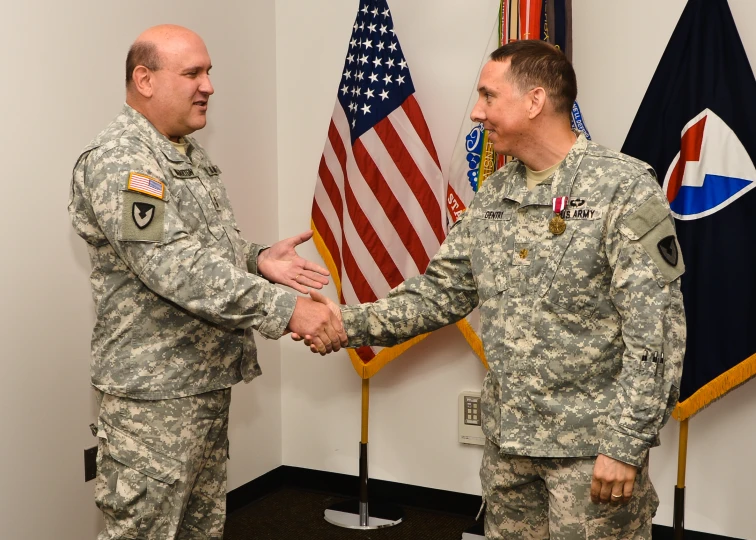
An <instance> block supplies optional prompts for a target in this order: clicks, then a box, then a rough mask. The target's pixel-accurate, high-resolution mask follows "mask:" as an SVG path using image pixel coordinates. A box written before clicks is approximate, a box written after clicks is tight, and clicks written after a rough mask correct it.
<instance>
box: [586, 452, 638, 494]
mask: <svg viewBox="0 0 756 540" xmlns="http://www.w3.org/2000/svg"><path fill="white" fill-rule="evenodd" d="M637 473H638V469H637V467H635V466H634V465H629V464H627V463H624V462H622V461H617V460H616V459H613V458H610V457H609V456H605V455H603V454H599V455H598V457H597V458H596V464H595V465H594V467H593V479H592V480H591V501H593V502H594V503H595V504H599V503H601V504H606V503H615V504H618V503H621V504H627V503H628V502H629V501H630V497H631V496H632V495H633V486H634V485H635V475H636V474H637Z"/></svg>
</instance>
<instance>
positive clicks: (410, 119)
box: [312, 0, 446, 378]
mask: <svg viewBox="0 0 756 540" xmlns="http://www.w3.org/2000/svg"><path fill="white" fill-rule="evenodd" d="M414 92H415V88H414V85H413V84H412V78H411V77H410V73H409V68H408V67H407V61H406V59H405V58H404V54H403V53H402V48H401V46H400V45H399V40H398V39H397V36H396V33H395V32H394V24H393V21H392V18H391V12H390V11H389V7H388V4H387V2H386V0H362V1H361V2H360V7H359V11H358V12H357V18H356V20H355V22H354V26H353V30H352V36H351V39H350V41H349V48H348V52H347V56H346V60H345V61H344V70H343V72H342V76H341V82H340V83H339V90H338V95H337V99H336V105H335V107H334V110H333V116H332V117H331V123H330V126H329V127H328V136H327V140H326V144H325V148H324V149H323V155H322V157H321V159H320V165H319V168H318V179H317V184H316V187H315V197H314V200H313V204H312V227H313V230H314V231H315V243H316V245H317V246H318V250H319V251H320V253H321V255H322V256H323V259H324V261H325V262H326V264H327V265H328V266H329V268H330V270H331V274H332V276H333V278H334V282H335V284H336V287H337V289H338V292H339V297H340V298H339V299H340V301H341V302H342V303H346V304H356V303H362V302H371V301H374V300H376V299H378V298H381V297H383V296H385V295H386V294H387V293H388V292H389V291H390V290H391V289H392V288H394V287H396V286H397V285H399V284H400V283H402V282H403V281H404V280H405V279H407V278H410V277H412V276H415V275H417V274H420V273H422V272H424V271H425V268H426V267H427V265H428V262H429V260H430V258H431V257H433V255H434V254H435V253H436V251H438V248H439V247H440V245H441V243H442V242H443V240H444V238H445V237H446V220H445V216H444V211H443V209H444V196H445V185H444V180H443V176H442V173H441V166H440V165H439V160H438V156H437V154H436V150H435V148H434V146H433V141H432V140H431V136H430V131H429V130H428V126H427V124H426V123H425V119H424V118H423V114H422V111H421V110H420V106H419V105H418V103H417V101H416V100H415V96H414ZM412 343H413V342H409V343H405V344H403V345H402V346H398V347H392V348H380V347H362V348H360V349H357V350H356V351H354V350H350V351H349V353H350V356H351V357H352V362H353V364H354V366H355V368H356V369H357V371H358V373H360V374H361V376H363V378H367V377H369V376H372V375H373V374H374V373H375V372H376V371H377V370H378V369H380V368H381V367H382V366H383V365H385V364H386V363H387V362H388V361H390V360H392V359H393V358H395V357H396V356H397V355H398V354H400V353H401V352H402V351H403V350H405V349H406V348H407V347H408V346H410V345H411V344H412ZM368 363H369V364H368Z"/></svg>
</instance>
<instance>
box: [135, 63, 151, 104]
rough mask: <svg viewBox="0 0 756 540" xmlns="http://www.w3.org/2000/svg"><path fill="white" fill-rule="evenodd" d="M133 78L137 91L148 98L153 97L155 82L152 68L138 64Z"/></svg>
mask: <svg viewBox="0 0 756 540" xmlns="http://www.w3.org/2000/svg"><path fill="white" fill-rule="evenodd" d="M132 80H133V81H134V88H135V89H136V91H137V92H139V93H140V94H141V95H142V96H144V97H146V98H149V97H152V94H153V92H154V89H153V83H154V82H155V80H154V76H153V73H152V70H150V69H149V68H147V67H145V66H137V67H135V68H134V72H133V73H132Z"/></svg>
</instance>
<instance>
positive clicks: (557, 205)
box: [549, 197, 568, 234]
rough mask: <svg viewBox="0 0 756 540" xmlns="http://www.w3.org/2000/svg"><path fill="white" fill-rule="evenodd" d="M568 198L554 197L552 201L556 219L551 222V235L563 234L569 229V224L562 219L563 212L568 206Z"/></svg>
mask: <svg viewBox="0 0 756 540" xmlns="http://www.w3.org/2000/svg"><path fill="white" fill-rule="evenodd" d="M567 199H568V197H554V198H553V199H552V200H551V209H552V210H554V217H553V218H551V221H549V232H550V233H551V234H562V233H563V232H564V230H565V229H566V228H567V224H566V223H565V222H564V219H563V218H562V210H564V207H565V206H567Z"/></svg>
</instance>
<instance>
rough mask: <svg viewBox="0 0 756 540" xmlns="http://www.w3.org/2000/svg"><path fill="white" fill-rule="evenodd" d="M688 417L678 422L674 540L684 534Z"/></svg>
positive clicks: (680, 539) (681, 538)
mask: <svg viewBox="0 0 756 540" xmlns="http://www.w3.org/2000/svg"><path fill="white" fill-rule="evenodd" d="M688 420H689V419H688V418H686V419H685V420H683V421H681V422H680V440H679V444H678V454H677V485H676V486H675V514H674V527H673V533H674V540H683V537H684V535H685V465H686V460H687V457H688Z"/></svg>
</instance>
